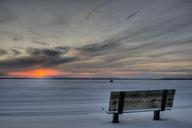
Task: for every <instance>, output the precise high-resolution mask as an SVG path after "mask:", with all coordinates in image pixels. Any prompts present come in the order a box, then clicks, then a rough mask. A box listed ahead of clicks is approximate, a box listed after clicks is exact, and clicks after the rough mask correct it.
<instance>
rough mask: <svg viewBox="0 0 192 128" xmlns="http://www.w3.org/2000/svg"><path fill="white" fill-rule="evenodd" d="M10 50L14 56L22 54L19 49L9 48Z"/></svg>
mask: <svg viewBox="0 0 192 128" xmlns="http://www.w3.org/2000/svg"><path fill="white" fill-rule="evenodd" d="M11 51H12V53H13V55H15V56H17V55H20V54H22V53H21V52H20V51H18V50H15V49H11Z"/></svg>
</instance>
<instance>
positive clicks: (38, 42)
mask: <svg viewBox="0 0 192 128" xmlns="http://www.w3.org/2000/svg"><path fill="white" fill-rule="evenodd" d="M32 42H33V43H35V44H40V45H49V43H46V42H42V41H37V40H34V41H32Z"/></svg>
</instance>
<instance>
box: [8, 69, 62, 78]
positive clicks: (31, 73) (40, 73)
mask: <svg viewBox="0 0 192 128" xmlns="http://www.w3.org/2000/svg"><path fill="white" fill-rule="evenodd" d="M8 75H10V76H16V77H31V78H46V77H53V76H58V75H60V72H59V71H57V70H55V69H34V70H27V71H16V72H10V73H9V74H8Z"/></svg>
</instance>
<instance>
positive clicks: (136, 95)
mask: <svg viewBox="0 0 192 128" xmlns="http://www.w3.org/2000/svg"><path fill="white" fill-rule="evenodd" d="M174 95H175V89H168V90H145V91H120V92H119V91H115V92H111V96H110V102H109V111H107V113H108V114H113V119H112V122H113V123H119V114H123V113H131V112H145V111H154V117H153V119H154V120H160V111H165V110H171V108H172V106H173V100H174ZM102 109H103V108H102ZM103 110H104V109H103Z"/></svg>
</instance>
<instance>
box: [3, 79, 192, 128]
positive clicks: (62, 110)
mask: <svg viewBox="0 0 192 128" xmlns="http://www.w3.org/2000/svg"><path fill="white" fill-rule="evenodd" d="M148 89H150V90H152V89H176V95H175V100H174V107H173V110H172V111H167V112H163V113H162V116H163V117H165V120H164V121H162V122H161V121H160V122H158V123H157V122H155V121H152V120H151V119H152V116H153V113H152V112H147V113H146V112H145V113H135V114H134V113H132V114H124V115H123V116H122V117H121V119H120V121H121V122H122V123H120V124H119V125H118V127H124V126H126V127H127V126H131V127H135V126H138V127H142V126H144V125H146V126H147V127H148V125H147V124H148V123H149V124H151V123H152V124H154V123H155V124H154V127H155V125H157V126H158V125H159V126H158V127H162V128H164V127H171V126H172V127H184V126H185V127H191V126H192V123H190V121H189V119H190V118H192V115H190V114H189V113H192V81H191V80H115V81H114V83H110V82H109V80H48V79H23V80H22V79H13V80H11V79H1V80H0V128H12V127H13V128H17V127H18V128H30V127H31V128H33V127H37V128H40V127H41V128H43V127H46V128H47V127H54V128H57V127H58V128H60V127H64V125H66V126H67V127H78V126H79V127H85V126H86V127H88V126H89V127H93V128H96V127H98V128H99V127H105V128H107V127H116V126H114V124H112V123H110V121H111V115H107V114H105V113H104V112H103V111H101V107H105V108H108V102H109V96H110V92H111V91H112V90H148ZM163 117H162V118H163ZM177 120H179V121H181V123H179V125H178V124H177V123H178V122H177ZM174 121H175V122H174ZM73 122H75V124H74V123H73ZM134 122H135V123H134ZM146 122H148V123H146ZM105 123H106V124H105ZM53 124H54V125H53ZM136 124H137V125H136ZM166 124H167V125H166Z"/></svg>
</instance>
